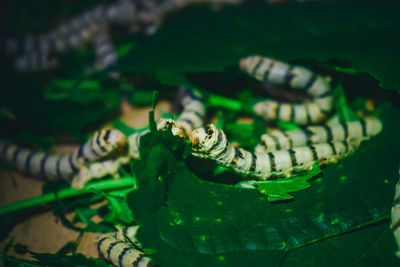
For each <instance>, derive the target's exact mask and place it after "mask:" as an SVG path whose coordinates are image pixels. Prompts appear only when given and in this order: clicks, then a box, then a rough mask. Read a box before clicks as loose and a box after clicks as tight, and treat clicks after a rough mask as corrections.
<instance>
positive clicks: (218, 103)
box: [207, 93, 254, 114]
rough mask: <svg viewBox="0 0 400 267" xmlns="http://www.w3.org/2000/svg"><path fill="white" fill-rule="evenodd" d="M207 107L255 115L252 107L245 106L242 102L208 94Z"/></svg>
mask: <svg viewBox="0 0 400 267" xmlns="http://www.w3.org/2000/svg"><path fill="white" fill-rule="evenodd" d="M207 106H209V107H212V108H224V109H228V110H232V111H240V112H245V113H249V114H254V111H253V110H252V109H251V107H250V108H249V107H247V106H244V105H243V104H242V103H241V102H240V101H237V100H234V99H231V98H228V97H224V96H220V95H215V94H211V93H207Z"/></svg>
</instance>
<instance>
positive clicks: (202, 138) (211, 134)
mask: <svg viewBox="0 0 400 267" xmlns="http://www.w3.org/2000/svg"><path fill="white" fill-rule="evenodd" d="M220 134H221V133H220V132H219V129H218V128H217V127H216V126H215V125H214V124H207V125H205V126H204V127H200V128H197V129H195V130H194V131H193V132H192V133H191V134H190V136H189V138H190V143H191V144H192V149H193V151H194V152H197V153H204V154H209V153H210V151H211V150H212V149H213V148H214V146H215V145H216V144H217V143H218V140H219V138H218V136H219V135H220Z"/></svg>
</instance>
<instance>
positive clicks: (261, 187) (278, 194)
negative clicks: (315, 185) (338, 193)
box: [253, 164, 321, 201]
mask: <svg viewBox="0 0 400 267" xmlns="http://www.w3.org/2000/svg"><path fill="white" fill-rule="evenodd" d="M320 173H321V169H320V168H319V166H318V164H314V166H313V168H312V170H310V171H309V172H306V173H304V174H303V175H295V177H292V178H281V179H276V180H271V181H263V182H255V183H253V185H254V186H255V187H256V188H257V190H258V191H260V193H261V194H264V195H267V196H268V200H269V201H278V200H287V199H292V198H293V196H291V195H290V194H288V193H289V192H296V191H300V190H304V189H307V188H309V187H310V186H311V184H310V183H308V182H307V180H310V179H311V178H313V177H315V176H317V175H318V174H320Z"/></svg>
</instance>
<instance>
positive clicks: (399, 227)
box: [390, 168, 400, 258]
mask: <svg viewBox="0 0 400 267" xmlns="http://www.w3.org/2000/svg"><path fill="white" fill-rule="evenodd" d="M399 174H400V168H399ZM390 227H391V228H392V231H393V234H394V238H395V240H396V243H397V246H398V250H397V251H396V256H397V257H399V258H400V180H399V181H398V182H397V184H396V190H395V194H394V201H393V207H392V224H391V226H390Z"/></svg>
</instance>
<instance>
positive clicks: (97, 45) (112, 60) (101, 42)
mask: <svg viewBox="0 0 400 267" xmlns="http://www.w3.org/2000/svg"><path fill="white" fill-rule="evenodd" d="M93 44H94V49H95V52H96V58H97V61H98V64H99V68H100V69H101V70H105V69H108V68H110V67H112V66H115V65H116V64H117V63H118V55H117V52H116V51H115V48H114V45H113V44H112V43H111V41H110V38H109V36H108V34H106V31H105V30H102V31H99V32H98V33H97V34H96V35H95V37H94V40H93Z"/></svg>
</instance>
